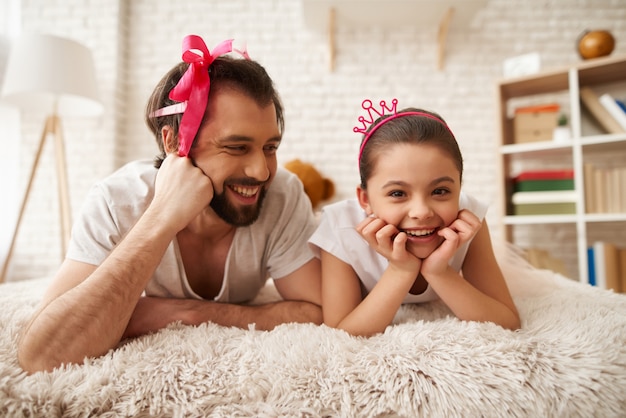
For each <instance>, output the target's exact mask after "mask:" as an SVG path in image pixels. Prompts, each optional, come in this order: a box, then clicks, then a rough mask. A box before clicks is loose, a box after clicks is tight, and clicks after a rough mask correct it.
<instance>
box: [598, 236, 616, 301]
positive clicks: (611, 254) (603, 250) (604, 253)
mask: <svg viewBox="0 0 626 418" xmlns="http://www.w3.org/2000/svg"><path fill="white" fill-rule="evenodd" d="M592 247H593V251H592V253H593V266H594V277H595V285H596V286H597V287H599V288H601V289H612V290H613V291H615V292H622V287H621V275H620V274H621V273H620V252H621V249H619V248H618V247H617V246H616V245H615V244H613V243H611V242H605V241H596V242H594V243H593V245H592Z"/></svg>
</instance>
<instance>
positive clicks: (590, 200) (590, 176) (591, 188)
mask: <svg viewBox="0 0 626 418" xmlns="http://www.w3.org/2000/svg"><path fill="white" fill-rule="evenodd" d="M594 173H595V167H594V166H593V164H591V163H584V164H583V181H584V183H585V212H586V213H596V212H597V211H598V209H597V208H596V193H595V190H596V188H595V184H594V177H595V174H594Z"/></svg>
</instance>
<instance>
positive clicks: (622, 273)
mask: <svg viewBox="0 0 626 418" xmlns="http://www.w3.org/2000/svg"><path fill="white" fill-rule="evenodd" d="M618 257H619V263H618V264H619V283H620V292H621V293H626V248H620V249H619V254H618Z"/></svg>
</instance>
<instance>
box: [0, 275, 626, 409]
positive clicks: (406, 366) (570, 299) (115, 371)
mask: <svg viewBox="0 0 626 418" xmlns="http://www.w3.org/2000/svg"><path fill="white" fill-rule="evenodd" d="M545 276H548V275H545ZM45 286H46V281H45V280H43V279H42V280H33V281H27V282H16V283H8V284H4V285H1V286H0V306H1V307H2V308H1V309H0V329H1V330H2V336H1V337H0V416H3V417H5V416H8V417H57V416H60V417H87V416H99V417H148V416H149V417H244V416H245V417H251V416H254V417H398V416H401V417H421V416H424V417H446V418H447V417H498V418H502V417H624V416H626V344H625V343H626V296H624V295H619V294H614V293H612V292H609V291H604V290H600V289H597V288H592V287H590V286H586V285H582V284H579V283H576V282H573V281H572V280H569V279H567V278H564V277H563V276H559V275H557V274H551V279H550V280H547V281H546V280H545V277H544V281H543V282H541V283H539V282H536V283H524V284H521V285H518V286H517V287H516V286H515V285H514V286H512V293H513V294H514V297H515V301H516V304H517V306H518V308H519V311H520V314H521V316H522V320H523V322H522V325H523V328H522V329H521V330H518V331H515V332H511V331H506V330H504V329H502V328H500V327H498V326H495V325H493V324H489V323H476V322H462V321H459V320H457V319H456V318H454V317H453V316H452V315H451V314H450V311H449V310H448V309H447V308H446V307H445V306H444V305H443V304H441V303H440V302H433V303H428V304H424V305H410V306H403V307H402V308H401V309H400V311H399V312H398V315H397V316H396V319H395V323H394V325H392V326H390V327H388V328H387V330H386V331H385V333H383V334H380V335H378V336H374V337H371V338H357V337H352V336H350V335H348V334H346V333H345V332H342V331H339V330H335V329H331V328H328V327H326V326H314V325H297V324H285V325H282V326H279V327H277V328H276V329H274V330H273V331H270V332H261V331H255V330H254V328H253V327H251V328H250V329H247V330H243V329H235V328H225V327H220V326H216V325H214V324H211V323H207V324H204V325H201V326H197V327H191V326H182V325H180V324H172V325H171V326H169V327H168V328H167V329H164V330H162V331H160V332H158V333H155V334H152V335H148V336H144V337H142V338H138V339H135V340H131V341H127V342H124V343H123V344H121V345H120V346H119V347H118V348H116V349H115V350H111V351H110V352H109V353H108V354H106V355H105V356H103V357H101V358H95V359H88V360H87V361H86V363H85V364H83V365H80V366H77V365H72V366H67V367H64V368H61V369H57V370H55V371H53V372H51V373H36V374H34V375H30V376H29V375H26V374H25V373H24V372H22V370H21V369H20V368H19V366H18V364H17V360H16V339H17V335H18V331H19V328H20V326H22V325H23V324H24V322H25V321H26V320H27V318H28V317H29V315H30V314H31V313H32V312H33V310H34V308H35V306H36V304H37V302H38V300H39V299H40V297H41V294H42V292H43V288H45ZM272 292H275V290H274V289H273V287H272V286H271V285H268V286H267V287H266V290H264V294H263V295H262V296H261V299H262V300H270V299H272V298H274V297H275V296H276V294H275V293H272Z"/></svg>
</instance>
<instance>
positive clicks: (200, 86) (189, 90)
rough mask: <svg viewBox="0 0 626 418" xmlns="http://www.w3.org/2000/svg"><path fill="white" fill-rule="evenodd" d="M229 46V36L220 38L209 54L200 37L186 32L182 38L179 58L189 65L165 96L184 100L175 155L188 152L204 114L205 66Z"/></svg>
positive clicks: (208, 82)
mask: <svg viewBox="0 0 626 418" xmlns="http://www.w3.org/2000/svg"><path fill="white" fill-rule="evenodd" d="M232 50H233V40H232V39H229V40H226V41H223V42H221V43H220V44H219V45H217V46H216V47H215V48H213V53H212V54H211V53H210V52H209V50H208V48H207V47H206V44H205V43H204V41H203V40H202V38H201V37H199V36H197V35H188V36H186V37H185V39H183V61H185V62H187V63H189V68H187V71H186V72H185V74H183V76H182V78H181V79H180V80H179V82H178V84H177V85H176V86H175V87H174V88H173V89H172V90H171V91H170V96H169V97H170V99H172V100H175V101H177V102H186V103H187V106H186V109H184V112H183V117H182V120H181V122H180V128H179V130H178V141H179V147H178V155H180V156H181V157H186V156H187V155H189V150H190V149H191V145H192V144H193V140H194V138H195V136H196V133H197V132H198V129H199V128H200V124H201V123H202V119H203V118H204V112H205V111H206V105H207V102H208V99H209V89H210V87H211V79H210V77H209V66H210V65H211V63H212V62H213V61H214V60H215V58H217V57H219V56H220V55H223V54H227V53H229V52H231V51H232ZM198 51H199V52H200V53H198Z"/></svg>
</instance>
